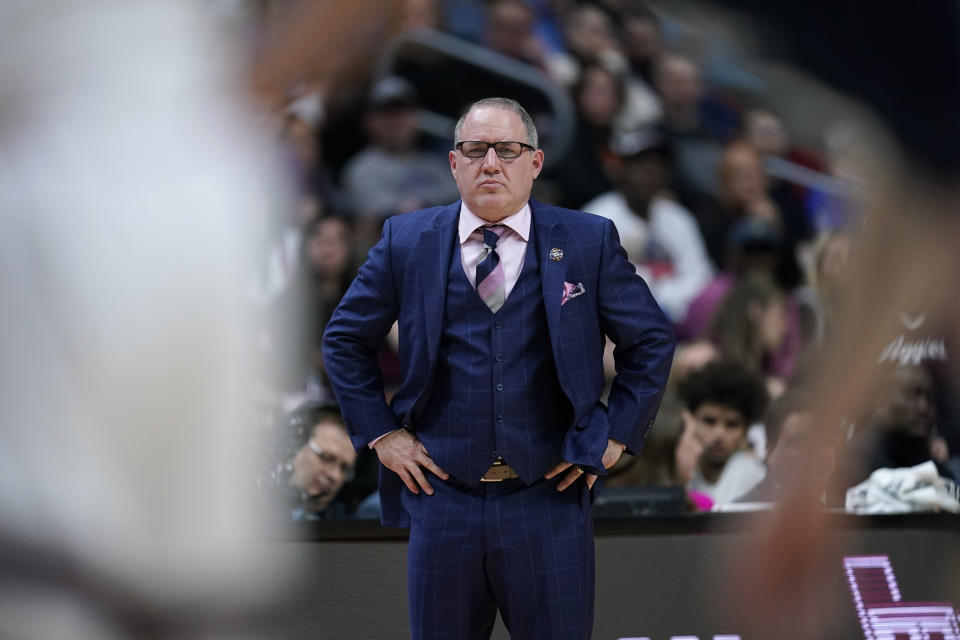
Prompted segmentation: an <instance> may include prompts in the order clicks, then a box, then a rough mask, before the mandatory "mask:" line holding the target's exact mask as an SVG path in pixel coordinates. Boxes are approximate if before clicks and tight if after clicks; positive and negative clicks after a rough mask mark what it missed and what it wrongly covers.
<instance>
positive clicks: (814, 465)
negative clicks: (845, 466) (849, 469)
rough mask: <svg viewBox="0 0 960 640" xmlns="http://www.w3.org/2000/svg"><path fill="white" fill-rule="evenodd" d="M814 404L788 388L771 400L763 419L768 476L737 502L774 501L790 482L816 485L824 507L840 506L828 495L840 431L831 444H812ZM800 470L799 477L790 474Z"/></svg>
mask: <svg viewBox="0 0 960 640" xmlns="http://www.w3.org/2000/svg"><path fill="white" fill-rule="evenodd" d="M813 409H814V407H813V404H812V400H811V398H810V396H809V394H808V393H807V392H806V391H804V390H801V389H789V390H788V391H786V392H785V393H784V394H783V395H781V396H780V397H779V398H777V399H776V400H774V401H773V402H772V403H771V404H770V407H769V409H767V412H766V415H765V417H764V427H765V429H766V441H767V451H768V453H767V457H766V463H767V476H766V477H765V478H764V479H763V481H762V482H761V483H760V484H758V485H757V486H756V487H754V488H753V489H752V490H751V491H749V492H747V493H746V494H745V495H743V496H741V497H740V498H739V499H738V500H737V502H776V501H777V500H779V498H780V496H781V492H782V491H783V489H784V488H785V487H788V486H789V483H790V482H791V481H794V482H806V483H815V484H816V485H817V486H818V487H819V488H820V489H821V493H820V499H821V502H822V503H823V504H824V505H825V506H842V504H843V499H842V497H840V496H837V495H831V494H829V493H828V491H827V488H828V487H829V486H830V484H831V483H830V478H831V476H832V475H833V473H834V471H835V470H836V466H837V451H836V448H837V446H839V435H840V434H839V430H838V431H837V433H836V436H837V437H836V438H835V439H833V440H830V441H819V440H817V441H814V440H813V439H812V437H811V436H812V434H813V433H814V430H813V429H812V424H811V420H812V419H813ZM798 469H803V476H802V477H795V476H791V475H789V474H791V473H796V472H797V470H798Z"/></svg>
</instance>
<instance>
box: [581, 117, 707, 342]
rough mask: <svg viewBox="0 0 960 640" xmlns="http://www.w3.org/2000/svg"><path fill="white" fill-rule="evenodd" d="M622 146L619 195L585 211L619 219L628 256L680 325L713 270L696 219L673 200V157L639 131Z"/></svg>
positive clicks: (595, 201)
mask: <svg viewBox="0 0 960 640" xmlns="http://www.w3.org/2000/svg"><path fill="white" fill-rule="evenodd" d="M617 141H618V142H617V151H618V153H619V156H620V159H621V163H622V166H621V167H620V168H619V171H618V172H617V173H618V174H619V178H618V180H617V190H616V191H610V192H608V193H605V194H603V195H600V196H597V197H596V198H594V199H593V200H591V201H590V202H588V203H587V204H586V205H584V207H583V208H584V210H586V211H589V212H590V213H595V214H597V215H601V216H604V217H606V218H610V219H611V220H613V222H614V224H616V226H617V231H618V232H619V234H620V242H621V243H622V244H623V247H624V249H626V251H627V257H628V258H629V259H630V261H631V262H632V263H634V265H636V266H637V273H639V274H640V275H641V276H643V278H644V280H646V281H647V284H648V285H649V286H650V290H651V291H652V292H653V296H654V298H656V300H657V302H658V303H659V304H660V307H661V308H662V309H663V310H664V311H666V313H667V315H668V316H669V317H670V319H671V320H672V321H673V322H674V323H675V324H676V323H679V322H681V321H682V320H683V319H684V317H685V315H686V313H687V307H688V305H689V304H690V302H691V301H692V300H693V299H694V297H695V296H696V295H697V294H699V293H700V291H701V290H702V289H703V288H704V287H705V286H706V285H707V283H708V282H710V279H711V277H712V276H713V268H712V267H711V265H710V260H709V258H708V257H707V252H706V248H705V247H704V243H703V238H702V237H701V235H700V228H699V227H698V226H697V222H696V220H695V219H694V218H693V216H692V215H691V214H690V212H689V211H687V210H686V209H684V208H683V206H682V205H680V204H678V203H677V202H676V201H674V200H673V199H672V198H671V197H670V191H669V188H668V185H669V171H670V153H669V149H668V148H667V146H666V145H665V144H664V142H663V140H662V139H661V138H660V136H659V135H658V134H656V133H655V132H653V131H646V132H637V133H635V134H628V135H623V136H619V137H618V139H617Z"/></svg>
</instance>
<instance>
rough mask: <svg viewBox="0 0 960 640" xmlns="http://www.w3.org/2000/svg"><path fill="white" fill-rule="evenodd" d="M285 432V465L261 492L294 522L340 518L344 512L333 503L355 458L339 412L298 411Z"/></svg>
mask: <svg viewBox="0 0 960 640" xmlns="http://www.w3.org/2000/svg"><path fill="white" fill-rule="evenodd" d="M287 430H288V432H287V433H286V434H285V437H286V438H287V441H286V442H285V443H283V445H282V447H283V449H284V451H285V454H284V455H283V460H282V462H280V463H278V464H277V466H276V467H275V468H274V469H273V470H272V472H271V473H270V474H269V475H268V477H267V478H261V480H260V485H261V488H270V489H272V490H273V491H275V492H276V493H277V494H278V496H280V497H281V499H282V500H283V501H284V504H283V507H284V508H285V509H288V510H289V516H290V517H291V518H292V519H293V520H295V521H298V522H299V521H309V520H332V519H336V518H339V517H343V516H344V515H345V509H344V507H343V505H342V504H340V503H335V502H334V499H335V498H336V497H337V494H338V493H339V492H340V489H342V488H343V485H344V483H345V482H346V481H347V480H349V479H350V477H351V476H352V474H353V465H354V463H355V461H356V457H357V454H356V452H355V451H354V449H353V445H352V444H351V443H350V436H349V435H348V434H347V430H346V428H345V427H344V426H343V418H342V417H341V415H340V412H339V411H338V410H337V409H336V408H335V407H331V406H322V405H314V404H310V405H307V406H304V407H301V408H299V409H298V410H297V411H295V412H294V415H293V417H292V418H291V420H290V422H289V424H288V425H287Z"/></svg>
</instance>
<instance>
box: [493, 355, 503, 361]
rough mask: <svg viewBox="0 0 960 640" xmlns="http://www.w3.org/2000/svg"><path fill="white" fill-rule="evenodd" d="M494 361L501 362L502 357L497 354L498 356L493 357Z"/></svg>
mask: <svg viewBox="0 0 960 640" xmlns="http://www.w3.org/2000/svg"><path fill="white" fill-rule="evenodd" d="M494 359H495V360H496V361H497V362H500V361H501V360H503V356H502V355H500V354H499V353H498V354H497V355H496V356H495V357H494Z"/></svg>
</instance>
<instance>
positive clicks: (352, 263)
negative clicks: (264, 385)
mask: <svg viewBox="0 0 960 640" xmlns="http://www.w3.org/2000/svg"><path fill="white" fill-rule="evenodd" d="M300 253H301V256H300V259H299V261H298V263H297V270H296V273H295V275H294V277H293V279H292V281H291V283H290V286H289V287H287V289H286V290H285V291H284V292H283V294H282V295H281V296H280V297H279V298H278V299H277V301H276V302H275V304H274V305H273V306H272V307H271V309H272V310H273V311H275V315H276V318H277V324H278V326H277V327H276V328H274V329H273V331H272V334H271V343H272V345H273V347H274V348H275V350H276V351H277V352H278V356H279V357H278V358H277V360H278V361H279V363H280V373H279V374H275V375H274V376H272V378H273V379H274V380H275V381H276V382H277V383H278V384H279V385H280V388H281V390H282V391H283V392H284V393H285V394H286V397H287V400H286V402H285V404H286V405H287V406H288V407H289V406H290V405H294V406H295V405H296V404H299V403H301V402H303V401H304V400H305V399H307V398H309V399H312V400H318V401H322V400H328V399H331V398H332V393H331V392H330V391H329V390H328V389H326V384H325V382H324V379H323V376H322V375H321V372H322V371H323V361H322V358H321V357H320V342H321V338H322V337H323V329H324V327H325V326H326V323H327V320H329V319H330V315H331V314H332V313H333V310H334V309H335V308H336V306H337V304H338V303H339V302H340V298H341V297H342V296H343V294H344V292H345V291H346V290H347V287H348V286H350V282H351V280H353V277H354V275H355V274H356V268H357V260H356V255H355V253H356V248H355V236H354V232H353V227H352V225H351V224H350V222H349V221H348V220H347V219H346V218H343V217H341V216H326V217H324V218H320V219H317V220H314V221H313V222H311V223H310V224H309V225H308V226H307V227H306V229H305V230H304V240H303V243H302V246H301V247H300Z"/></svg>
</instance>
